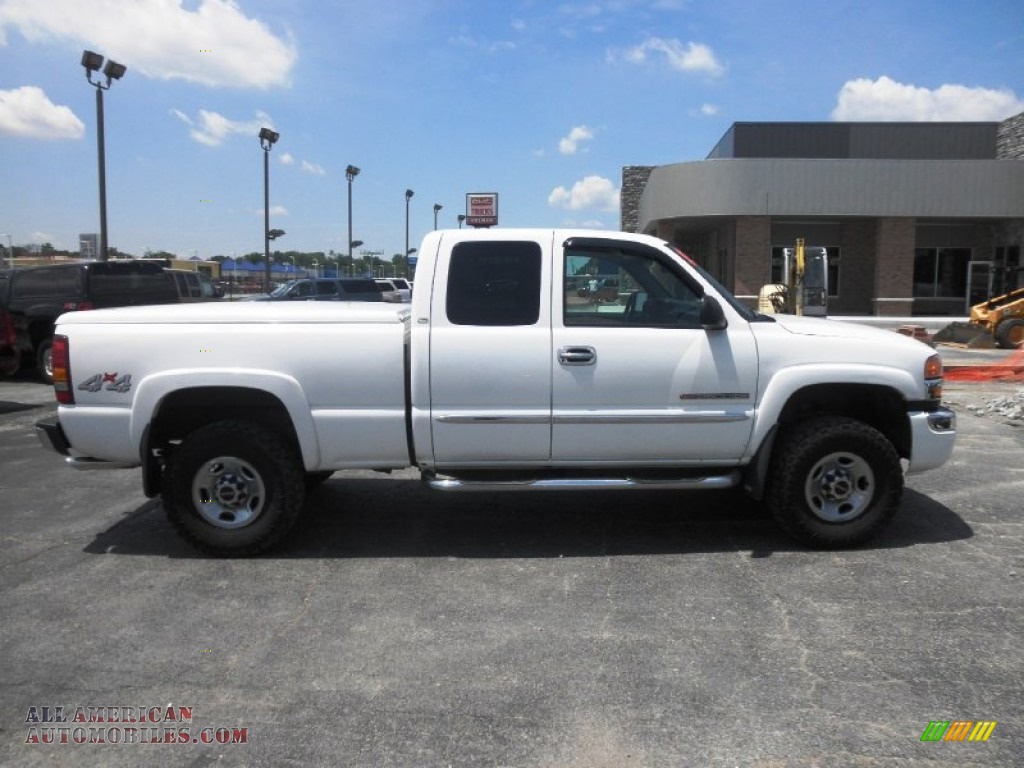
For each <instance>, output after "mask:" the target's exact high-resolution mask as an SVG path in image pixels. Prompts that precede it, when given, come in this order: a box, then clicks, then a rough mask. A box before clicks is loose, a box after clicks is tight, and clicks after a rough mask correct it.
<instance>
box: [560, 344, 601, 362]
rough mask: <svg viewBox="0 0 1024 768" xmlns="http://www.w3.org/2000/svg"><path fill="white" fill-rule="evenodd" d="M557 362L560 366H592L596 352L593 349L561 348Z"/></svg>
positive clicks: (595, 359)
mask: <svg viewBox="0 0 1024 768" xmlns="http://www.w3.org/2000/svg"><path fill="white" fill-rule="evenodd" d="M558 362H560V363H561V364H562V365H593V364H594V363H596V362H597V350H595V349H594V348H593V347H561V348H560V349H559V350H558Z"/></svg>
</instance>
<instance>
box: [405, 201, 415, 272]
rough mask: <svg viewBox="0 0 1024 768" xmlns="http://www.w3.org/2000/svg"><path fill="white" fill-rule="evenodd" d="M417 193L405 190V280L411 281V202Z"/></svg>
mask: <svg viewBox="0 0 1024 768" xmlns="http://www.w3.org/2000/svg"><path fill="white" fill-rule="evenodd" d="M414 194H415V193H414V192H413V191H412V190H411V189H407V190H405V278H406V279H407V280H408V279H409V201H410V200H412V196H413V195H414Z"/></svg>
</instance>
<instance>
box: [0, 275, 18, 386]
mask: <svg viewBox="0 0 1024 768" xmlns="http://www.w3.org/2000/svg"><path fill="white" fill-rule="evenodd" d="M9 274H10V273H7V274H6V275H2V276H0V376H10V375H11V374H13V373H14V372H15V371H17V370H18V366H19V365H20V364H21V351H20V350H19V349H18V334H17V332H16V331H15V330H14V319H13V318H12V317H11V313H10V312H9V311H8V310H7V283H8V279H6V278H7V277H8V276H9Z"/></svg>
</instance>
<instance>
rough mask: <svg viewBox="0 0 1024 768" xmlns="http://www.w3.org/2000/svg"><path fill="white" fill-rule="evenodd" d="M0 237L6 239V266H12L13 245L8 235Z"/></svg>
mask: <svg viewBox="0 0 1024 768" xmlns="http://www.w3.org/2000/svg"><path fill="white" fill-rule="evenodd" d="M0 237H6V238H7V259H6V261H7V266H9V267H13V266H14V244H13V243H12V242H11V236H10V235H8V234H2V235H0Z"/></svg>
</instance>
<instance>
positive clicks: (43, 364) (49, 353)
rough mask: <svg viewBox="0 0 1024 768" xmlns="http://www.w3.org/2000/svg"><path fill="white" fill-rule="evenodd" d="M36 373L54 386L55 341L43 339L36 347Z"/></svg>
mask: <svg viewBox="0 0 1024 768" xmlns="http://www.w3.org/2000/svg"><path fill="white" fill-rule="evenodd" d="M36 371H38V372H39V378H41V379H42V380H43V381H44V382H46V383H47V384H53V339H43V340H42V341H41V342H39V345H38V346H37V347H36Z"/></svg>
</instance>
